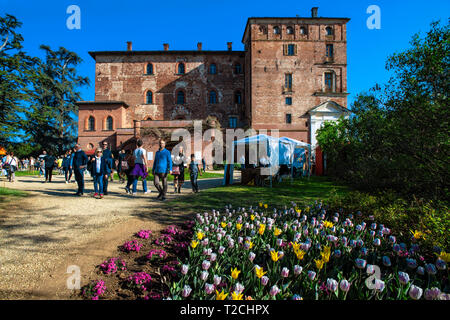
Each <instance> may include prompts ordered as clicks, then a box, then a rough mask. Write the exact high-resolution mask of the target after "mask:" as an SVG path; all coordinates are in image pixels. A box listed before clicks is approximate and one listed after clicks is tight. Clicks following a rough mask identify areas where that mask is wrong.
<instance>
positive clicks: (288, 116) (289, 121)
mask: <svg viewBox="0 0 450 320" xmlns="http://www.w3.org/2000/svg"><path fill="white" fill-rule="evenodd" d="M286 123H287V124H290V123H292V115H291V114H290V113H286Z"/></svg>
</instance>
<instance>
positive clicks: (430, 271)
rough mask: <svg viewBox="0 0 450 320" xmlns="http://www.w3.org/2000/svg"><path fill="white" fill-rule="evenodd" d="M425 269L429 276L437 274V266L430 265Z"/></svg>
mask: <svg viewBox="0 0 450 320" xmlns="http://www.w3.org/2000/svg"><path fill="white" fill-rule="evenodd" d="M425 268H426V270H427V273H428V274H432V275H434V274H436V273H437V270H436V266H435V265H434V264H432V263H428V264H427V265H425Z"/></svg>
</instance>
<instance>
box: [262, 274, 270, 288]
mask: <svg viewBox="0 0 450 320" xmlns="http://www.w3.org/2000/svg"><path fill="white" fill-rule="evenodd" d="M268 283H269V278H268V277H266V276H262V277H261V284H262V285H263V286H266V285H267V284H268Z"/></svg>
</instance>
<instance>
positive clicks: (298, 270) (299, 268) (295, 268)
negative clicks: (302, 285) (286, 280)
mask: <svg viewBox="0 0 450 320" xmlns="http://www.w3.org/2000/svg"><path fill="white" fill-rule="evenodd" d="M302 270H303V267H301V266H299V265H295V266H294V274H295V275H296V276H298V275H299V274H300V273H302Z"/></svg>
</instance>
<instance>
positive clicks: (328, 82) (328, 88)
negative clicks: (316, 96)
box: [325, 72, 334, 92]
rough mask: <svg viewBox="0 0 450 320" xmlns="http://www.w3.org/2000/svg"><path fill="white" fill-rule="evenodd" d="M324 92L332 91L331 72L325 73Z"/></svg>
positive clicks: (332, 80)
mask: <svg viewBox="0 0 450 320" xmlns="http://www.w3.org/2000/svg"><path fill="white" fill-rule="evenodd" d="M325 91H326V92H333V91H334V74H333V72H325Z"/></svg>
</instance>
